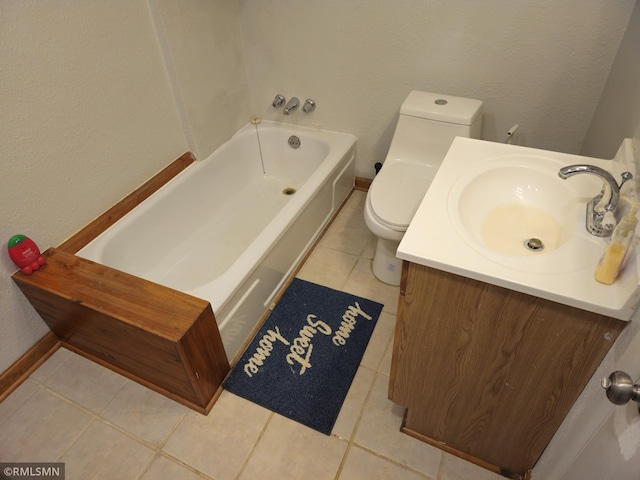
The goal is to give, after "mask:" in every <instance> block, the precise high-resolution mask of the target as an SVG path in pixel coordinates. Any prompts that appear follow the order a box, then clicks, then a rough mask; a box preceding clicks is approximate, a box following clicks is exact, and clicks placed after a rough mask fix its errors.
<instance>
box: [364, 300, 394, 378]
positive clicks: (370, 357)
mask: <svg viewBox="0 0 640 480" xmlns="http://www.w3.org/2000/svg"><path fill="white" fill-rule="evenodd" d="M395 326H396V316H395V315H391V314H390V313H387V312H382V314H381V315H380V318H378V321H377V323H376V328H375V330H374V331H373V335H371V340H369V345H367V349H366V350H365V352H364V355H363V356H362V361H361V362H360V364H361V365H364V366H365V367H368V368H370V369H372V370H378V371H379V369H380V366H381V363H382V361H383V359H384V354H385V352H386V351H387V347H388V346H389V343H391V339H392V338H393V331H394V329H395Z"/></svg>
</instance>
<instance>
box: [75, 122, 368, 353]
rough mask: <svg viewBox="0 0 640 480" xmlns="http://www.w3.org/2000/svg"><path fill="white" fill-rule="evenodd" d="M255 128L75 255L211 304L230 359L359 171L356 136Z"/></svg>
mask: <svg viewBox="0 0 640 480" xmlns="http://www.w3.org/2000/svg"><path fill="white" fill-rule="evenodd" d="M257 129H258V135H256V127H255V126H254V125H251V124H249V125H247V126H245V127H244V128H242V129H241V130H240V131H239V132H237V133H236V134H235V135H234V136H233V138H232V139H231V140H229V141H228V142H227V143H225V144H224V145H223V146H222V147H220V148H219V149H218V150H216V151H215V152H214V153H213V154H211V155H210V156H209V157H208V158H207V159H205V160H203V161H200V162H197V163H195V164H193V165H192V166H190V167H188V168H187V169H185V170H184V171H183V172H181V173H180V174H178V175H177V176H176V177H174V178H173V179H172V180H171V181H170V182H168V183H167V184H166V185H164V186H163V187H162V188H161V189H159V190H158V191H157V192H156V193H154V194H153V195H152V196H151V197H149V198H148V199H147V200H145V201H144V202H142V203H141V204H140V205H139V206H138V207H136V208H135V209H133V210H132V211H131V212H130V213H128V214H127V215H126V216H125V217H123V218H122V219H121V220H119V221H118V222H117V223H115V224H114V225H113V226H111V227H110V228H109V229H107V230H105V232H103V233H102V234H101V235H100V236H99V237H97V238H96V239H95V240H93V241H92V242H91V243H89V244H88V245H87V246H86V247H84V248H83V249H82V250H80V251H79V252H78V253H77V255H78V256H81V257H84V258H87V259H89V260H93V261H95V262H98V263H101V264H104V265H107V266H110V267H112V268H116V269H118V270H122V271H125V272H127V273H130V274H133V275H136V276H139V277H142V278H145V279H147V280H150V281H153V282H156V283H159V284H162V285H165V286H168V287H171V288H174V289H176V290H180V291H182V292H185V293H188V294H190V295H193V296H196V297H200V298H202V299H205V300H207V301H209V302H210V303H211V306H212V308H213V311H214V313H215V316H216V319H217V322H218V327H219V329H220V333H221V336H222V340H223V343H224V345H225V350H226V353H227V356H228V357H229V359H233V357H234V356H235V355H236V353H237V352H238V349H239V348H240V346H241V345H242V343H243V342H244V341H245V340H246V338H247V336H248V335H249V333H250V332H251V331H252V330H253V328H254V327H255V325H256V323H257V322H258V320H259V319H260V317H261V316H262V314H263V313H264V311H265V310H266V309H267V308H268V307H269V306H270V304H271V301H272V299H273V297H274V295H275V294H276V293H277V292H278V290H279V289H280V287H281V286H282V284H283V282H284V281H285V280H286V278H287V277H288V276H289V274H290V273H291V272H292V271H293V269H294V268H295V267H296V266H297V264H298V263H299V262H300V260H301V259H302V257H303V256H304V254H305V253H306V251H307V250H308V249H309V247H310V246H311V244H312V243H313V241H314V240H315V239H316V238H317V236H318V235H319V234H320V232H321V230H322V229H323V227H324V226H325V225H326V223H327V222H328V221H329V219H330V218H331V217H332V216H333V214H334V213H335V212H336V210H337V208H338V207H339V206H340V204H341V203H342V202H343V200H344V199H345V198H346V197H347V196H348V194H349V192H350V191H351V190H352V188H353V183H354V176H355V145H356V138H355V137H354V136H352V135H348V134H343V133H335V132H328V131H323V130H314V129H309V128H303V127H296V126H291V125H285V124H279V123H272V122H263V123H261V124H260V125H258V127H257ZM291 135H295V136H297V137H299V139H300V147H299V148H298V149H293V148H291V147H290V146H289V144H288V139H289V137H290V136H291ZM258 138H259V142H258ZM260 150H261V151H262V158H263V161H262V162H261V156H260ZM262 163H264V171H263V165H262ZM291 188H293V189H296V190H297V191H296V193H295V194H293V195H286V194H284V193H283V190H285V189H291Z"/></svg>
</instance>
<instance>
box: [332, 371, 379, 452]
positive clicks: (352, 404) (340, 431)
mask: <svg viewBox="0 0 640 480" xmlns="http://www.w3.org/2000/svg"><path fill="white" fill-rule="evenodd" d="M375 376H376V375H375V372H373V371H372V370H369V369H368V368H363V367H360V368H359V369H358V371H357V372H356V376H355V377H354V378H353V382H352V383H351V387H350V388H349V392H348V393H347V397H346V398H345V399H344V403H343V404H342V408H341V409H340V414H339V415H338V418H337V419H336V424H335V425H334V426H333V429H332V431H331V434H332V435H336V436H338V437H340V438H342V439H345V440H349V439H350V438H351V435H352V433H353V429H354V427H355V426H356V422H357V421H358V418H359V417H360V412H361V411H362V406H363V405H364V402H365V400H366V399H367V395H368V394H369V390H371V385H372V384H373V381H374V380H375Z"/></svg>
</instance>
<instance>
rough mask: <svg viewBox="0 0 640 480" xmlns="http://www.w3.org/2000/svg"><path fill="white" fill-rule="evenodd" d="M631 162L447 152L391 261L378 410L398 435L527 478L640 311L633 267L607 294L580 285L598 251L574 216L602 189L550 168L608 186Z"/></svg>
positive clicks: (502, 150)
mask: <svg viewBox="0 0 640 480" xmlns="http://www.w3.org/2000/svg"><path fill="white" fill-rule="evenodd" d="M625 142H626V141H625ZM631 158H632V150H631V145H630V144H625V143H623V145H622V147H621V149H620V151H619V153H618V155H617V156H616V159H614V160H613V161H611V160H599V159H586V158H585V157H580V156H576V155H569V154H562V153H556V152H545V151H541V150H536V149H530V148H526V147H516V146H511V145H504V144H497V143H492V142H485V141H479V140H472V139H463V138H457V139H456V140H455V141H454V142H453V144H452V147H451V149H450V150H449V153H448V154H447V157H446V158H445V160H444V162H443V164H442V166H441V168H440V170H439V171H438V174H437V175H436V177H435V179H434V181H433V183H432V185H431V186H430V188H429V191H428V192H427V194H426V195H425V198H424V199H423V201H422V203H421V205H420V207H419V209H418V211H417V213H416V215H415V216H414V219H413V221H412V223H411V225H410V226H409V229H408V230H407V233H406V234H405V236H404V238H403V240H402V242H401V244H400V247H399V249H398V256H399V257H400V258H402V259H403V260H404V263H403V272H402V281H401V285H400V300H399V306H398V315H397V323H396V330H395V337H394V345H393V359H392V367H391V377H390V385H389V398H390V399H391V400H392V401H394V402H395V403H397V404H400V405H402V406H404V407H405V408H406V409H407V410H406V415H405V419H404V422H403V426H402V430H403V431H404V432H405V433H408V434H410V435H412V436H414V437H416V438H419V439H421V440H423V441H425V442H428V443H431V444H433V445H435V446H438V447H439V448H442V449H444V450H446V451H448V452H450V453H453V454H456V455H458V456H461V457H463V458H466V459H467V460H470V461H473V462H475V463H478V464H480V465H483V466H485V467H487V468H489V469H491V470H493V471H496V472H498V473H501V474H503V475H505V476H508V477H511V478H523V477H524V476H526V474H527V472H528V471H530V470H531V469H532V467H533V466H534V464H535V463H536V461H537V459H538V458H539V457H540V455H541V454H542V452H543V450H544V449H545V447H546V446H547V444H548V443H549V441H550V440H551V438H552V436H553V435H554V433H555V431H556V430H557V428H558V427H559V426H560V424H561V423H562V421H563V419H564V417H565V416H566V414H567V413H568V412H569V410H570V409H571V407H572V405H573V403H574V402H575V400H576V399H577V397H578V396H579V395H580V393H581V391H582V389H583V388H584V386H585V385H586V384H587V382H589V380H590V379H591V377H592V375H593V373H594V371H595V369H596V368H597V366H598V365H599V364H600V363H601V362H602V360H603V358H604V356H605V355H606V354H607V352H608V351H609V349H610V348H611V346H612V345H613V343H614V342H615V340H616V338H617V337H618V335H619V333H620V332H621V331H622V330H623V329H624V327H625V325H626V324H627V321H628V320H630V318H631V316H632V315H633V313H634V311H635V310H636V308H637V305H638V303H639V301H640V296H639V288H638V285H639V279H640V275H639V274H638V262H637V259H636V258H635V255H634V256H633V257H632V258H631V259H630V260H629V262H628V264H627V266H626V268H625V270H624V271H623V273H622V275H621V276H620V277H619V278H618V280H617V281H616V282H615V283H614V284H613V285H603V284H600V283H598V282H596V281H595V280H594V278H593V272H594V269H595V267H596V265H597V263H598V260H599V258H600V256H601V255H602V253H603V252H604V249H605V247H606V245H607V239H603V238H597V237H593V236H592V235H590V234H589V233H587V231H586V229H585V228H584V225H585V205H586V203H587V202H588V201H589V200H590V199H591V198H592V197H593V196H594V195H596V194H597V193H598V192H599V191H600V188H601V186H602V181H601V180H600V179H599V178H597V177H596V176H594V175H578V176H575V177H574V178H572V179H567V180H562V179H560V178H559V177H558V170H559V169H560V168H562V167H564V166H567V165H571V164H582V163H585V162H586V163H589V164H593V165H596V166H599V167H601V168H605V169H606V170H608V171H609V172H611V173H613V174H614V176H615V177H616V178H620V173H622V171H623V170H628V169H630V168H628V167H629V161H630V159H631ZM632 186H633V185H629V187H632ZM629 187H627V188H629ZM523 218H526V219H527V221H526V222H525V221H523V222H520V221H519V219H523ZM531 226H533V227H534V228H533V230H531V229H530V227H531ZM531 239H535V240H536V242H534V246H538V243H537V242H538V241H539V242H540V243H541V244H542V245H543V248H531V245H530V244H529V243H531Z"/></svg>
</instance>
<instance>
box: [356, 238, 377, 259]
mask: <svg viewBox="0 0 640 480" xmlns="http://www.w3.org/2000/svg"><path fill="white" fill-rule="evenodd" d="M377 244H378V237H376V236H375V235H373V234H371V236H370V237H369V239H368V240H367V244H366V245H365V247H364V250H363V251H362V253H361V254H360V256H361V257H362V258H367V259H369V260H373V256H374V255H375V253H376V245H377Z"/></svg>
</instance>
